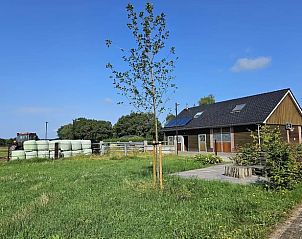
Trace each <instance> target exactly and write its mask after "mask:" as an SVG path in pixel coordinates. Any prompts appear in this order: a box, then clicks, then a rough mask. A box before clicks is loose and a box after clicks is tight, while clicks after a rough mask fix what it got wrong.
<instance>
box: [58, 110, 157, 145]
mask: <svg viewBox="0 0 302 239" xmlns="http://www.w3.org/2000/svg"><path fill="white" fill-rule="evenodd" d="M157 121H158V122H157V123H158V126H159V129H160V134H159V137H160V139H161V140H162V138H163V134H162V132H161V129H162V125H161V123H160V122H159V120H157ZM57 134H58V137H59V138H60V139H91V140H92V141H101V140H108V141H111V140H112V141H116V140H120V141H129V140H132V141H142V140H153V139H154V138H155V131H154V127H153V114H151V113H131V114H129V115H124V116H122V117H120V118H119V119H118V121H117V122H116V124H114V125H112V123H111V122H110V121H104V120H94V119H86V118H78V119H75V120H73V121H72V122H71V123H69V124H66V125H63V126H61V127H60V128H59V129H58V131H57Z"/></svg>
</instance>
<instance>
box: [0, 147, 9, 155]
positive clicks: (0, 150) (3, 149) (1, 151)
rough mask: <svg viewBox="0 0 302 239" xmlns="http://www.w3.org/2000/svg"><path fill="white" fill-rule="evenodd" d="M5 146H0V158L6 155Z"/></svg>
mask: <svg viewBox="0 0 302 239" xmlns="http://www.w3.org/2000/svg"><path fill="white" fill-rule="evenodd" d="M7 150H8V149H7V147H0V158H4V157H5V158H6V157H7Z"/></svg>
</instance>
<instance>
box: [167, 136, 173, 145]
mask: <svg viewBox="0 0 302 239" xmlns="http://www.w3.org/2000/svg"><path fill="white" fill-rule="evenodd" d="M168 145H174V136H168Z"/></svg>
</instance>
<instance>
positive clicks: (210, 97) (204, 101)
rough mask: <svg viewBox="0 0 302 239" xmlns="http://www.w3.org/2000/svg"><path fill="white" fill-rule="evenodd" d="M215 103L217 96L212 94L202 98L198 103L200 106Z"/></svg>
mask: <svg viewBox="0 0 302 239" xmlns="http://www.w3.org/2000/svg"><path fill="white" fill-rule="evenodd" d="M214 103H215V96H214V95H212V94H210V95H208V96H204V97H201V98H200V100H199V101H198V104H199V105H210V104H214Z"/></svg>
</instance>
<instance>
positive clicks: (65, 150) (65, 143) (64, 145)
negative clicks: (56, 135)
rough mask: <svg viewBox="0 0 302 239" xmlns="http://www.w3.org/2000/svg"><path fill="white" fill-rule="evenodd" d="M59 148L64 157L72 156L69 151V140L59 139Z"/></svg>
mask: <svg viewBox="0 0 302 239" xmlns="http://www.w3.org/2000/svg"><path fill="white" fill-rule="evenodd" d="M59 143H60V149H61V154H62V156H63V157H64V158H68V157H71V156H72V151H71V142H70V140H60V142H59Z"/></svg>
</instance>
